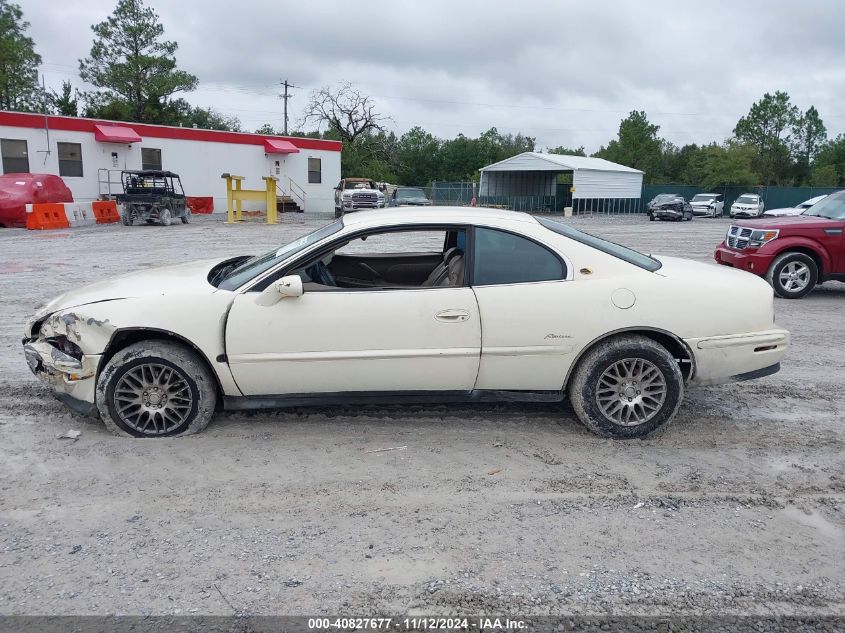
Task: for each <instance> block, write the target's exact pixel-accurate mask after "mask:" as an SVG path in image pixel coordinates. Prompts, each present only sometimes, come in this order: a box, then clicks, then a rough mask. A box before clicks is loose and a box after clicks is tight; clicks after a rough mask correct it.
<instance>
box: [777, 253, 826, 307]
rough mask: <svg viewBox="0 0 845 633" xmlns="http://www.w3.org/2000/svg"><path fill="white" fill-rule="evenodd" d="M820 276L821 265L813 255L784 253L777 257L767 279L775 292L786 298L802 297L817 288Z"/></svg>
mask: <svg viewBox="0 0 845 633" xmlns="http://www.w3.org/2000/svg"><path fill="white" fill-rule="evenodd" d="M818 278H819V267H818V266H817V265H816V262H815V261H814V260H813V258H812V257H810V256H809V255H806V254H804V253H795V252H790V253H782V254H781V255H778V256H777V257H776V258H775V261H773V262H772V265H771V266H769V271H768V272H767V273H766V281H768V282H769V284H770V285H771V286H772V289H774V291H775V294H776V295H777V296H779V297H783V298H784V299H800V298H801V297H804V296H806V295H807V294H809V292H810V291H811V290H812V289H813V288H815V286H816V282H817V281H818Z"/></svg>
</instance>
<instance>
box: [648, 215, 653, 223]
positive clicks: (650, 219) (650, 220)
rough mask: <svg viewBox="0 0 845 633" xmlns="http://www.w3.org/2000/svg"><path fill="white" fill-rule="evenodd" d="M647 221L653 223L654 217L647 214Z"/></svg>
mask: <svg viewBox="0 0 845 633" xmlns="http://www.w3.org/2000/svg"><path fill="white" fill-rule="evenodd" d="M648 221H649V222H654V216H653V215H652V214H651V213H649V214H648Z"/></svg>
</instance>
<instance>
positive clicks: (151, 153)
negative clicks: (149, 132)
mask: <svg viewBox="0 0 845 633" xmlns="http://www.w3.org/2000/svg"><path fill="white" fill-rule="evenodd" d="M141 169H158V170H161V150H160V149H155V148H153V147H142V148H141Z"/></svg>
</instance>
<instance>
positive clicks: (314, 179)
mask: <svg viewBox="0 0 845 633" xmlns="http://www.w3.org/2000/svg"><path fill="white" fill-rule="evenodd" d="M308 182H309V183H310V184H319V183H321V182H323V165H322V161H321V160H320V159H319V158H309V159H308Z"/></svg>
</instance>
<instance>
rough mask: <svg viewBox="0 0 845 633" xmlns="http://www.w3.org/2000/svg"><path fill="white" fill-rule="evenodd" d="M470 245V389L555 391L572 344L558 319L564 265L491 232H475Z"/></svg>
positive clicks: (543, 250)
mask: <svg viewBox="0 0 845 633" xmlns="http://www.w3.org/2000/svg"><path fill="white" fill-rule="evenodd" d="M472 243H473V246H472V248H473V258H472V259H473V264H472V277H471V279H472V284H473V290H474V291H475V295H476V297H477V299H478V306H479V310H480V311H481V332H482V340H481V361H480V364H479V370H478V380H477V381H476V389H490V390H558V389H560V388H561V385H562V384H563V380H564V377H565V375H566V370H567V368H568V367H569V365H570V364H571V363H572V358H573V355H574V353H575V351H576V348H577V346H578V345H579V344H580V343H579V341H578V340H577V339H576V338H574V336H573V332H571V331H568V330H566V326H565V320H564V319H562V314H563V313H564V312H565V310H566V300H567V293H568V290H569V287H570V286H572V287H573V288H574V285H573V282H571V281H566V280H567V278H568V276H569V273H570V271H569V270H568V265H567V263H566V262H565V261H564V260H563V259H562V258H561V257H560V256H559V255H558V254H557V253H555V252H554V251H553V249H551V248H549V247H547V246H545V245H543V244H541V243H540V242H538V241H535V240H533V239H529V238H528V237H526V236H520V235H516V234H514V233H509V232H506V231H503V230H499V229H493V228H482V227H476V228H475V229H474V231H473V240H472ZM569 298H570V299H571V300H573V301H575V302H576V304H577V298H576V297H575V296H570V297H569Z"/></svg>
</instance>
